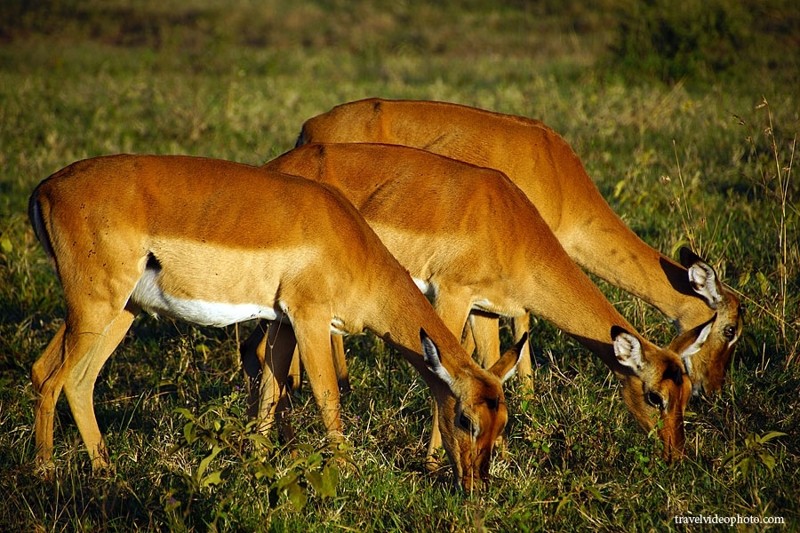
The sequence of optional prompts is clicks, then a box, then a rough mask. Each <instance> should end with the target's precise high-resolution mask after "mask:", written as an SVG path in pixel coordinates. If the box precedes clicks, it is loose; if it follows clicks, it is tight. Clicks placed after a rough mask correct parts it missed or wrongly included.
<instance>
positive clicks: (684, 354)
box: [678, 313, 717, 376]
mask: <svg viewBox="0 0 800 533" xmlns="http://www.w3.org/2000/svg"><path fill="white" fill-rule="evenodd" d="M716 319H717V315H716V313H715V314H714V316H713V317H711V320H709V321H708V322H706V323H705V324H703V325H700V326H698V327H696V328H695V329H693V330H691V331H690V332H688V334H694V332H698V333H697V337H695V339H694V341H692V343H691V344H689V345H688V346H687V347H686V348H684V349H683V350H681V351H680V352H679V353H678V355H680V357H681V360H682V361H683V367H684V368H685V369H686V373H687V374H689V375H690V376H691V375H692V356H693V355H694V354H696V353H697V352H699V351H700V349H701V348H702V347H703V344H705V342H706V341H707V340H708V336H709V335H710V334H711V329H712V327H713V326H714V321H715V320H716Z"/></svg>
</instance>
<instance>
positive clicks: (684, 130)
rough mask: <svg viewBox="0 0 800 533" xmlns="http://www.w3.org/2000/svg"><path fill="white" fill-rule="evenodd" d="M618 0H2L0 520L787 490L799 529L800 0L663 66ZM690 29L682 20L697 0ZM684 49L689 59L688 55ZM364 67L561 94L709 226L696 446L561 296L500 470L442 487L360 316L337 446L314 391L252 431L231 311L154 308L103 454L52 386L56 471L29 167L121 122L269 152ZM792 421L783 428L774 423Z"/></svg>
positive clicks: (465, 512)
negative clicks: (664, 450)
mask: <svg viewBox="0 0 800 533" xmlns="http://www.w3.org/2000/svg"><path fill="white" fill-rule="evenodd" d="M625 5H626V3H625V2H623V0H616V1H615V0H605V1H604V2H601V3H599V4H598V6H599V7H597V8H593V9H589V8H586V7H584V6H583V4H582V3H581V2H566V3H563V4H562V3H560V2H541V3H538V4H536V6H535V7H531V6H528V5H527V4H526V3H523V2H508V3H503V4H502V5H501V6H499V7H498V6H495V5H494V3H488V2H486V3H484V2H479V1H477V0H473V1H464V2H460V3H450V4H447V5H446V6H445V7H432V6H429V5H426V4H425V3H418V2H408V3H395V4H393V5H392V6H391V7H388V8H383V7H381V6H382V4H381V3H379V2H374V1H364V2H359V3H356V4H355V6H354V7H353V3H351V2H341V1H337V0H330V1H322V2H318V3H311V2H299V3H293V4H292V6H291V7H289V4H285V5H284V3H281V2H266V3H263V4H262V3H255V2H247V1H245V0H241V1H237V2H233V3H222V2H217V1H213V0H195V1H193V2H190V3H188V4H187V3H183V2H173V1H170V0H168V1H166V2H163V1H162V2H152V1H147V2H143V3H141V5H140V7H138V8H131V7H130V3H127V2H116V1H115V2H102V3H101V2H88V3H86V2H80V3H79V2H74V1H69V0H61V1H53V2H48V3H35V4H29V3H24V2H21V1H13V0H12V1H10V2H7V3H5V4H4V6H3V7H2V8H0V20H2V21H4V22H0V124H2V127H0V529H2V530H23V531H29V530H37V531H51V530H52V531H60V530H73V529H87V530H96V529H110V530H130V529H142V528H148V529H176V530H182V529H214V528H218V529H225V530H230V529H242V530H289V531H306V530H309V529H320V530H339V529H349V530H358V531H360V530H385V529H395V530H409V529H430V530H456V531H464V530H468V531H472V530H475V531H482V530H488V531H502V530H507V531H512V530H513V531H516V530H540V529H547V530H552V529H556V530H573V529H575V528H576V527H582V528H586V529H588V528H592V529H603V530H609V529H610V530H623V529H624V530H629V529H634V530H651V529H654V530H662V529H665V528H669V527H671V528H676V529H682V528H683V526H680V527H676V526H675V525H674V523H673V517H675V516H682V515H689V514H692V515H698V514H702V515H720V516H735V515H741V516H750V515H753V516H760V517H768V516H781V517H784V518H785V520H786V525H785V526H784V528H785V529H795V528H797V527H798V526H800V513H798V510H797V501H798V499H800V481H798V477H797V475H796V472H797V471H798V469H800V448H799V447H798V442H800V431H798V413H799V412H800V395H799V394H798V389H799V386H800V357H798V349H799V344H798V343H800V336H799V335H798V329H799V328H800V322H798V319H797V317H798V315H800V297H798V294H799V292H798V290H799V289H800V249H798V240H800V239H799V238H798V237H800V231H799V229H798V211H797V208H796V205H797V197H798V189H800V185H798V183H800V182H798V180H797V177H796V168H797V164H796V162H795V154H794V148H793V142H794V141H795V140H796V137H797V133H798V131H799V130H800V108H798V106H797V90H796V87H797V86H798V85H799V83H798V82H800V75H798V74H800V72H798V69H797V65H796V61H795V62H793V59H792V58H795V59H796V58H797V57H800V53H798V52H799V50H798V44H797V42H796V39H794V40H792V37H791V36H792V35H795V36H796V35H797V32H796V28H797V21H798V20H799V19H800V17H798V10H797V8H796V7H794V6H793V5H792V3H786V2H782V1H780V0H774V1H773V2H771V3H767V4H763V5H762V6H761V7H759V10H757V11H753V10H751V11H750V14H749V15H748V17H749V18H747V19H746V20H747V22H748V26H747V28H748V29H747V32H748V34H747V37H748V41H747V42H748V43H750V44H749V45H748V48H747V50H746V53H744V52H743V53H742V54H740V55H738V56H735V57H733V58H731V57H723V58H720V57H718V56H716V55H715V56H710V57H705V56H703V55H702V54H704V53H706V52H705V51H704V49H703V48H702V47H698V48H696V49H695V53H696V54H698V57H696V58H690V59H692V61H688V62H686V63H685V64H678V65H673V64H667V66H668V67H669V66H670V65H672V67H674V68H672V67H670V68H666V67H665V66H664V64H665V63H664V57H667V59H669V58H670V56H669V55H668V53H667V52H665V51H664V49H663V48H659V47H658V46H657V45H658V44H659V43H656V42H655V41H647V42H649V43H650V44H652V48H647V47H646V46H645V45H644V44H641V45H639V46H640V48H639V49H641V50H642V53H643V54H645V53H646V54H654V55H655V59H653V60H651V61H648V62H642V63H641V64H640V66H641V67H642V68H641V70H640V71H637V70H636V63H635V62H633V64H632V62H631V56H630V55H629V51H630V48H629V47H628V48H626V46H629V45H630V43H631V41H630V40H628V41H624V40H622V41H621V40H620V34H619V33H618V32H617V28H618V27H621V26H618V23H621V22H620V21H622V22H624V24H628V25H630V24H631V20H630V18H625V17H622V15H620V11H619V8H620V7H624V6H625ZM747 5H749V4H747ZM31 6H33V7H31ZM653 6H655V7H653V9H659V6H660V4H659V3H654V4H653ZM726 6H727V7H726ZM729 6H730V4H728V3H726V2H716V3H715V9H717V10H718V11H720V12H724V13H726V16H728V15H729V14H730V13H736V12H738V11H737V10H736V9H728V7H729ZM661 9H663V8H661ZM642 17H643V18H642V21H644V22H647V23H648V24H652V23H654V21H666V23H670V22H671V21H673V20H674V17H671V16H666V15H665V14H664V13H663V12H658V11H653V12H649V13H646V14H643V15H642ZM699 20H700V19H699V18H698V21H699ZM726 20H727V19H726ZM734 22H735V21H734ZM672 23H674V24H679V23H680V21H678V22H672ZM697 24H701V22H697ZM726 24H727V26H726V25H722V26H718V27H717V31H718V32H723V33H724V32H726V31H728V32H729V33H728V34H726V35H727V36H728V37H729V38H730V42H735V40H736V39H738V38H739V35H740V34H739V33H737V32H741V31H745V30H744V29H742V26H741V25H737V24H734V23H733V22H731V21H730V20H728V22H726ZM645 26H646V25H645ZM626 27H629V26H626ZM726 28H727V29H726ZM685 30H686V32H687V34H688V36H684V37H680V36H678V37H675V38H676V39H678V38H680V39H684V40H686V39H691V38H692V34H693V33H692V32H694V33H695V34H696V33H697V32H701V31H702V27H701V28H700V29H698V27H697V26H696V25H692V26H691V27H687V28H686V29H685ZM641 42H644V41H641ZM681 42H684V41H681ZM726 42H727V41H726ZM626 43H627V44H626ZM774 43H779V45H780V46H773V45H774ZM679 44H680V43H679ZM623 45H624V46H623ZM647 46H649V45H647ZM681 50H682V54H683V55H682V56H681V60H682V61H683V60H685V59H686V50H685V48H681ZM714 53H715V54H716V53H718V50H715V51H714ZM651 59H652V58H651ZM656 59H657V60H656ZM672 60H674V61H677V60H676V59H675V57H672ZM648 65H651V66H652V65H657V68H653V69H651V70H648V69H646V68H644V67H646V66H648ZM689 67H691V68H689ZM665 69H666V70H665ZM681 69H683V70H681ZM664 72H668V73H669V75H667V76H664V75H663V74H664ZM676 72H678V73H681V72H682V73H684V75H683V77H681V78H679V79H672V77H673V76H674V74H675V73H676ZM665 78H666V79H667V80H668V82H667V83H665V82H664V81H662V79H665ZM366 96H385V97H409V98H430V99H443V100H450V101H455V102H461V103H465V104H469V105H476V106H480V107H485V108H490V109H494V110H497V111H502V112H509V113H516V114H521V115H526V116H531V117H535V118H539V119H542V120H544V121H545V122H546V123H548V124H549V125H551V126H553V127H554V128H555V129H556V130H557V131H559V132H560V133H562V134H563V135H564V136H565V137H566V138H567V139H568V140H569V141H570V143H571V144H572V145H573V147H574V148H575V149H576V151H577V152H578V154H579V155H580V156H581V158H582V160H583V161H584V163H585V165H586V167H587V169H588V170H589V172H590V174H591V175H592V176H593V177H594V178H595V180H596V181H597V183H598V186H599V187H600V189H601V191H602V192H603V194H604V195H605V196H606V198H607V199H608V201H609V202H610V203H611V205H612V206H613V207H614V208H615V209H616V210H617V211H618V212H619V213H620V215H621V216H622V217H623V218H624V219H625V220H626V222H627V223H628V224H630V225H631V226H632V227H633V228H634V229H635V230H636V231H637V232H638V233H639V234H640V235H641V236H642V237H643V238H645V239H646V240H647V241H648V242H649V243H650V244H651V245H653V246H654V247H656V248H658V249H660V250H662V251H664V252H665V253H668V254H671V255H674V252H675V250H677V247H678V246H680V245H681V244H682V243H691V244H692V245H693V247H694V248H695V249H697V250H698V251H699V252H701V253H703V254H704V255H706V256H707V257H708V258H709V259H710V261H711V262H712V263H713V264H714V266H715V267H716V268H717V269H718V271H719V272H720V274H721V275H722V276H723V278H724V279H725V280H726V281H727V282H728V283H729V284H730V285H731V286H732V287H733V288H734V289H736V290H737V291H739V292H740V293H741V294H742V297H743V300H744V302H745V304H746V306H747V317H746V320H747V322H746V326H745V327H746V329H745V336H744V338H743V339H742V341H741V342H740V344H739V347H738V348H737V352H736V355H735V358H734V361H733V364H732V367H731V372H730V379H729V380H728V384H727V385H726V386H725V388H724V390H723V392H722V394H721V395H720V396H717V397H714V398H710V399H709V398H698V399H695V400H693V402H692V404H691V405H690V409H691V411H692V412H691V414H690V415H689V418H688V427H687V435H688V443H687V451H688V454H689V457H688V459H687V460H686V461H684V462H682V463H681V464H678V465H673V466H667V465H665V464H663V462H662V461H661V460H660V459H658V453H657V452H658V449H657V443H656V442H655V440H654V439H653V438H651V437H648V436H647V435H645V434H643V433H642V432H641V431H640V430H638V428H636V427H635V424H634V422H633V419H632V417H631V416H630V415H629V414H628V413H627V412H626V411H625V409H624V406H623V405H622V403H621V400H620V397H619V394H618V392H617V389H618V387H617V386H616V383H615V381H614V379H613V377H612V376H611V375H610V373H609V372H608V371H607V370H606V369H605V367H603V366H602V364H600V363H599V362H598V361H597V360H595V359H594V358H592V357H591V355H590V354H589V353H587V352H586V351H585V350H584V349H582V348H581V347H579V346H578V345H577V344H576V343H574V342H572V341H571V340H569V339H567V338H566V337H565V336H563V335H562V334H560V333H559V332H558V331H556V330H555V329H554V328H552V327H550V326H548V325H547V324H545V323H544V322H542V321H539V322H538V323H536V324H535V325H534V330H533V343H534V349H535V352H536V354H537V357H538V358H539V360H540V362H541V363H542V365H541V366H540V367H539V368H538V369H537V370H536V375H535V379H536V383H535V390H534V391H528V390H522V389H521V387H520V386H519V385H518V384H516V383H512V384H511V387H510V389H509V391H508V399H509V408H510V416H511V421H510V423H509V428H508V443H507V446H506V449H505V453H504V455H502V456H501V457H498V459H497V460H496V462H495V465H494V467H493V474H494V476H495V479H494V482H493V484H492V486H491V487H490V488H489V489H488V490H487V491H485V492H483V493H481V494H474V495H464V494H461V493H459V492H457V491H453V490H452V489H451V487H450V486H449V474H448V473H447V472H443V473H441V474H433V475H432V474H428V473H427V472H426V471H425V469H424V468H423V464H422V460H423V457H424V453H425V439H426V434H427V431H428V405H429V400H428V395H427V394H426V390H425V388H424V386H423V385H422V383H421V381H420V380H419V379H418V378H417V377H416V375H415V374H414V373H413V372H412V371H411V370H410V368H409V367H408V365H406V364H405V363H403V362H401V361H400V360H399V359H398V358H397V357H396V356H394V355H393V354H392V352H391V351H390V350H388V349H386V348H385V347H383V346H382V345H380V344H376V343H374V342H373V340H372V339H371V338H370V337H359V338H355V339H352V340H351V341H350V342H349V344H348V346H349V350H350V368H351V372H352V380H353V392H352V393H351V394H350V395H348V396H347V397H345V399H344V422H345V425H346V432H347V436H348V441H349V443H348V446H347V448H346V449H344V450H339V451H337V452H336V453H332V452H331V451H330V450H327V449H326V448H325V443H324V441H323V439H322V435H323V431H322V428H321V423H320V422H319V416H318V413H317V410H316V407H315V406H314V404H313V401H312V400H311V399H310V395H309V393H308V392H307V391H303V392H301V393H300V394H299V395H297V396H296V397H295V413H294V414H293V417H294V419H295V426H296V427H297V428H298V430H299V431H298V433H299V435H298V437H299V440H300V442H301V443H302V447H301V448H300V450H299V451H298V453H296V454H291V453H290V452H289V451H288V450H285V449H282V448H281V447H280V446H278V445H276V444H273V443H271V442H268V443H267V444H268V445H267V446H266V449H265V451H263V452H257V451H256V448H255V447H254V446H252V441H253V440H254V439H256V438H257V437H256V436H255V435H254V434H253V432H252V428H250V427H249V426H247V420H246V418H245V417H244V414H243V412H244V403H245V402H244V393H243V391H242V386H243V380H242V379H241V374H240V371H239V369H238V361H237V355H236V339H237V330H236V329H235V328H227V329H222V330H215V329H203V328H196V327H193V326H190V325H187V324H183V323H175V322H171V321H169V320H158V321H157V320H154V319H152V318H149V317H142V318H140V319H138V320H137V321H136V322H135V324H134V327H133V328H132V330H131V333H129V335H128V337H127V338H126V340H125V341H124V342H123V344H122V345H121V346H120V348H118V350H117V352H116V353H115V356H114V357H113V358H112V359H111V360H110V361H109V363H108V364H107V365H106V367H105V368H104V370H103V372H102V373H101V377H100V380H99V381H98V384H97V388H96V392H95V400H96V406H97V415H98V420H99V422H100V425H101V428H102V429H103V431H104V433H105V435H106V439H107V442H108V444H109V446H110V449H111V453H112V461H113V462H114V465H115V470H114V472H113V473H111V474H108V475H106V476H93V475H91V473H90V469H89V462H88V457H87V455H86V453H85V452H84V451H83V450H82V449H81V443H80V438H79V436H78V433H77V430H76V428H75V426H74V423H73V421H72V419H71V415H70V413H69V409H68V407H67V405H66V402H65V401H63V400H62V402H60V404H59V408H58V415H57V422H56V463H57V468H58V471H57V473H58V476H57V477H56V481H52V482H46V481H42V480H41V479H39V478H38V477H37V476H36V475H35V473H34V472H33V469H32V467H31V466H32V458H33V452H34V450H33V447H34V445H33V433H32V423H33V405H34V396H33V390H32V386H31V384H30V378H29V375H30V368H31V365H32V364H33V362H34V361H35V359H36V358H37V357H38V355H39V353H40V352H41V350H42V349H43V348H44V346H45V345H46V343H47V342H48V341H49V339H50V337H51V336H52V335H53V333H54V332H55V330H56V328H57V325H58V323H59V321H60V320H62V318H63V314H64V305H63V299H62V295H61V291H60V288H59V286H58V283H57V280H56V278H55V275H54V273H53V271H52V268H51V267H50V265H49V264H48V262H47V260H46V259H45V256H44V254H43V252H42V251H41V248H40V246H39V245H38V243H37V242H36V241H35V238H34V236H33V233H32V231H31V229H30V227H29V223H28V221H27V216H26V214H25V209H26V204H27V198H28V195H29V194H30V192H31V190H32V189H33V187H34V186H35V185H36V183H38V182H39V181H40V180H41V179H43V178H45V177H46V176H48V175H49V174H51V173H52V172H54V171H56V170H58V169H59V168H62V167H64V166H66V165H68V164H69V163H71V162H73V161H75V160H77V159H81V158H85V157H91V156H96V155H101V154H108V153H116V152H123V151H124V152H139V153H159V154H169V153H180V154H195V155H204V156H211V157H219V158H226V159H233V160H237V161H242V162H246V163H252V164H258V163H261V162H264V161H266V160H268V159H270V158H271V157H273V156H275V155H277V154H279V153H281V152H283V151H285V150H287V149H289V148H290V147H291V146H292V145H293V144H294V141H295V137H296V135H297V133H298V131H299V128H300V125H301V124H302V122H303V121H304V120H305V119H306V118H308V117H310V116H313V115H315V114H317V113H320V112H323V111H325V110H327V109H329V108H330V107H332V106H334V105H336V104H337V103H341V102H344V101H349V100H354V99H358V98H362V97H366ZM764 102H766V103H767V105H764ZM782 190H783V191H785V192H783V193H781V191H782ZM781 239H783V240H781ZM784 242H785V244H786V246H785V248H782V247H781V245H782V243H784ZM601 287H602V289H603V290H604V291H605V292H606V294H607V295H608V296H609V298H610V299H611V301H612V302H613V303H615V305H617V306H618V308H619V309H620V310H621V311H622V312H623V314H625V315H626V316H627V317H629V319H630V320H632V321H633V322H634V324H636V325H637V326H638V327H639V328H640V330H641V331H642V332H643V333H645V334H646V335H648V336H649V337H651V338H653V339H654V340H656V341H658V342H662V343H663V342H666V341H668V340H669V339H670V338H671V336H672V335H673V332H672V330H671V328H670V325H669V324H667V323H666V321H665V320H664V319H663V318H662V317H661V316H659V315H658V313H656V312H655V311H653V310H652V309H650V308H649V307H648V306H646V305H645V304H643V303H641V302H639V301H637V300H635V299H633V298H631V297H630V296H628V295H626V294H623V293H621V292H619V291H617V290H615V289H613V288H611V287H608V286H606V285H604V284H601ZM248 327H249V326H248V325H244V326H243V327H242V328H241V330H240V331H239V332H238V334H239V335H240V336H241V335H244V334H246V332H247V328H248ZM187 425H189V428H188V430H187V428H186V426H187ZM773 431H779V432H782V433H785V434H786V436H783V437H776V438H772V439H764V438H763V437H765V436H769V434H770V432H773ZM758 437H762V439H761V440H759V439H758ZM212 452H214V453H215V455H214V458H213V459H212V460H211V461H207V463H208V468H207V469H205V470H204V471H203V470H202V468H201V465H205V462H203V459H204V458H207V457H209V455H210V454H211V453H212ZM339 456H343V457H344V460H343V461H335V460H334V459H335V457H339ZM217 476H218V477H217ZM334 481H336V484H335V492H332V491H331V483H332V482H334ZM303 498H307V500H305V501H304V507H303V509H302V510H298V505H297V504H298V503H303ZM690 527H691V528H698V529H701V530H702V529H707V528H709V526H690ZM784 528H778V527H774V528H772V529H784ZM755 529H764V527H763V526H762V527H757V528H755ZM767 529H768V528H767Z"/></svg>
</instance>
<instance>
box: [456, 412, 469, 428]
mask: <svg viewBox="0 0 800 533" xmlns="http://www.w3.org/2000/svg"><path fill="white" fill-rule="evenodd" d="M458 427H460V428H461V429H463V430H464V431H466V432H468V433H472V420H470V419H469V417H468V416H467V415H465V414H464V413H461V415H460V416H459V417H458Z"/></svg>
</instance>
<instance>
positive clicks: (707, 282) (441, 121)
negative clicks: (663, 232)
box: [298, 98, 742, 393]
mask: <svg viewBox="0 0 800 533" xmlns="http://www.w3.org/2000/svg"><path fill="white" fill-rule="evenodd" d="M306 142H381V143H391V144H402V145H408V146H414V147H417V148H423V149H425V150H428V151H431V152H435V153H438V154H442V155H446V156H448V157H452V158H454V159H460V160H462V161H466V162H469V163H472V164H475V165H480V166H485V167H490V168H496V169H498V170H500V171H502V172H504V173H505V174H506V175H507V176H508V177H509V178H510V179H511V181H513V182H514V183H515V184H516V185H517V186H518V187H519V188H520V189H522V190H523V192H525V194H526V195H527V196H528V198H529V199H530V201H531V202H532V203H533V204H534V205H535V206H536V207H537V209H538V210H539V213H540V214H541V216H542V218H543V219H544V221H545V222H546V223H547V225H548V226H550V229H551V230H552V231H553V233H554V234H555V235H556V238H557V239H558V240H559V242H560V243H561V245H562V246H563V247H564V249H565V250H566V252H567V254H569V256H570V257H571V258H572V259H573V260H574V261H576V262H577V263H578V264H580V265H581V266H583V267H584V268H586V269H587V270H588V271H590V272H593V273H594V274H596V275H598V276H600V277H601V278H603V279H605V280H606V281H608V282H610V283H612V284H614V285H616V286H618V287H621V288H623V289H625V290H626V291H628V292H631V293H632V294H634V295H636V296H638V297H640V298H642V299H644V300H645V301H647V302H649V303H650V304H652V305H654V306H655V307H657V308H658V309H659V310H661V312H662V313H664V314H665V315H666V316H667V317H669V318H670V319H672V320H673V321H674V322H675V323H676V325H677V326H678V329H679V331H680V332H681V337H680V338H681V339H682V341H683V342H684V344H694V343H695V341H696V340H697V339H698V337H699V335H700V333H701V332H703V331H706V332H707V338H706V339H705V342H703V343H702V346H700V348H699V350H697V351H696V352H695V353H693V354H691V355H689V354H688V353H687V354H686V355H685V358H684V364H685V366H686V370H687V371H688V372H689V375H690V377H691V379H692V381H693V385H694V389H695V393H697V392H699V390H700V389H701V388H702V389H705V390H706V391H709V392H714V391H717V390H719V389H720V388H721V387H722V384H723V382H724V380H725V371H726V368H727V366H728V363H729V361H730V358H731V354H732V353H733V349H734V346H735V344H736V341H737V340H738V339H739V336H740V335H741V331H742V317H741V310H740V305H739V299H738V298H737V297H736V295H735V294H734V293H733V292H732V291H731V290H730V289H729V288H728V287H726V286H725V285H723V284H722V283H721V282H720V281H719V279H718V277H717V274H716V272H715V271H714V269H713V268H711V267H710V266H709V265H708V264H706V263H705V262H703V261H702V260H700V258H699V257H697V256H696V255H694V254H692V253H685V254H682V257H681V262H682V263H683V266H681V265H678V264H676V263H675V262H673V261H671V260H670V259H668V258H667V257H665V256H663V255H662V254H660V253H659V252H658V251H656V250H654V249H652V248H651V247H650V246H648V245H647V244H645V243H644V242H643V241H642V240H641V239H639V238H638V237H637V236H636V235H635V234H634V233H633V232H632V231H631V230H630V229H629V228H628V227H627V226H626V225H625V224H624V223H623V222H622V220H621V219H620V218H619V217H618V216H617V215H616V214H615V213H614V211H613V210H612V209H611V208H610V207H609V205H608V204H607V203H606V202H605V200H604V199H603V197H602V196H601V194H600V192H599V191H598V190H597V187H596V186H595V185H594V183H593V182H592V180H591V179H590V178H589V176H588V175H587V174H586V171H585V169H584V168H583V165H582V164H581V162H580V160H579V159H578V157H577V156H576V155H575V153H574V152H573V151H572V149H571V148H570V146H569V145H568V144H567V143H566V141H564V139H563V138H561V137H560V136H559V135H558V134H556V133H555V132H554V131H553V130H551V129H550V128H548V127H547V126H545V125H544V124H542V123H541V122H538V121H535V120H530V119H526V118H522V117H515V116H511V115H502V114H498V113H492V112H489V111H483V110H480V109H475V108H470V107H466V106H461V105H456V104H449V103H443V102H425V101H392V100H381V99H376V98H373V99H368V100H360V101H357V102H351V103H347V104H343V105H340V106H337V107H335V108H333V109H332V110H330V111H329V112H327V113H323V114H321V115H319V116H316V117H314V118H312V119H309V120H308V121H307V122H306V123H305V124H304V125H303V129H302V132H301V134H300V138H299V139H298V144H303V143H306ZM687 252H688V251H687ZM707 324H711V329H710V331H707V330H705V326H706V325H707ZM525 325H526V326H527V324H525ZM516 329H517V330H518V331H520V330H522V329H524V330H527V327H524V328H522V327H517V328H516ZM518 334H519V333H518ZM495 335H496V334H495ZM520 371H521V372H522V371H523V368H522V367H521V368H520ZM526 371H527V370H526Z"/></svg>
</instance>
